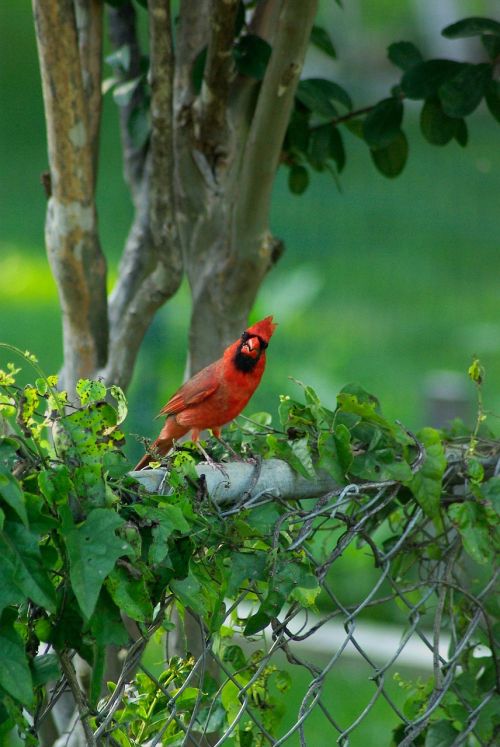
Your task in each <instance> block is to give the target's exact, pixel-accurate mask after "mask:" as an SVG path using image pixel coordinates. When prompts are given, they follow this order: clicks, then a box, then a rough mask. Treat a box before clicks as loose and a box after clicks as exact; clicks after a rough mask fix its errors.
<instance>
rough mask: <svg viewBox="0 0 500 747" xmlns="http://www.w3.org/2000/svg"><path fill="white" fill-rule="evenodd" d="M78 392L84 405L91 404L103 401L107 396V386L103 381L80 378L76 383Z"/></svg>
mask: <svg viewBox="0 0 500 747" xmlns="http://www.w3.org/2000/svg"><path fill="white" fill-rule="evenodd" d="M76 393H77V394H78V396H79V397H80V402H81V403H82V405H90V404H93V403H94V402H102V400H103V399H104V398H105V397H106V387H105V386H104V384H103V383H102V382H101V381H91V380H90V379H80V380H79V381H78V382H77V384H76Z"/></svg>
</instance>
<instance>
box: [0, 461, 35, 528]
mask: <svg viewBox="0 0 500 747" xmlns="http://www.w3.org/2000/svg"><path fill="white" fill-rule="evenodd" d="M0 497H1V498H2V499H3V500H4V501H5V503H7V505H9V506H10V507H11V508H12V509H13V510H14V511H15V512H16V514H17V515H18V516H19V518H20V519H21V521H22V522H23V524H24V526H28V515H27V513H26V505H25V500H24V493H23V491H22V490H21V488H20V486H19V483H18V481H17V480H16V478H15V477H13V476H12V475H11V474H10V473H9V472H8V471H7V470H4V469H2V468H1V467H0Z"/></svg>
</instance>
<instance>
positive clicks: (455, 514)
mask: <svg viewBox="0 0 500 747" xmlns="http://www.w3.org/2000/svg"><path fill="white" fill-rule="evenodd" d="M448 515H449V517H450V519H451V520H452V521H453V523H454V524H455V525H456V527H457V529H458V531H459V533H460V536H461V537H462V542H463V545H464V548H465V551H466V552H467V553H468V554H469V555H470V556H471V558H472V559H473V560H475V561H476V563H480V564H485V563H487V562H489V561H490V560H491V554H492V550H493V547H492V543H491V539H490V534H489V531H488V525H487V523H486V521H485V517H484V515H483V512H482V511H481V507H480V506H478V505H477V504H476V503H474V502H473V501H464V502H463V503H453V504H452V505H451V506H450V507H449V509H448Z"/></svg>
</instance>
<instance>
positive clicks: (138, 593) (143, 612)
mask: <svg viewBox="0 0 500 747" xmlns="http://www.w3.org/2000/svg"><path fill="white" fill-rule="evenodd" d="M105 583H106V589H107V591H108V592H109V594H110V595H111V598H112V599H113V602H114V603H115V604H116V606H117V607H118V608H119V609H121V610H123V612H125V614H126V615H128V616H129V617H131V618H132V620H137V621H138V622H147V621H148V620H151V618H152V617H153V605H152V603H151V595H150V594H149V593H148V590H147V588H146V584H145V581H144V579H143V578H132V577H131V576H130V574H129V573H128V572H127V571H126V570H125V568H120V567H116V568H113V570H112V571H111V573H110V574H109V576H108V577H107V579H106V582H105Z"/></svg>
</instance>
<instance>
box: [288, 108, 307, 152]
mask: <svg viewBox="0 0 500 747" xmlns="http://www.w3.org/2000/svg"><path fill="white" fill-rule="evenodd" d="M309 116H310V115H309V113H308V112H302V111H297V110H295V111H293V112H292V116H291V118H290V122H289V124H288V129H287V131H286V140H285V147H286V149H287V150H295V151H297V152H298V153H306V152H307V149H308V145H309V134H310V131H309Z"/></svg>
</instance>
